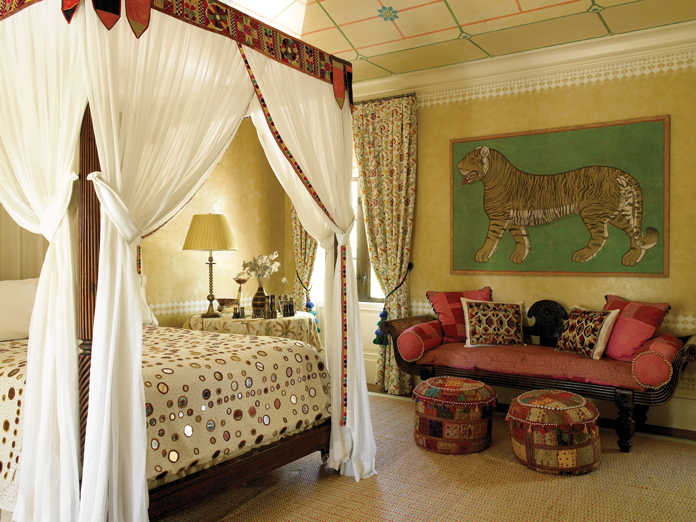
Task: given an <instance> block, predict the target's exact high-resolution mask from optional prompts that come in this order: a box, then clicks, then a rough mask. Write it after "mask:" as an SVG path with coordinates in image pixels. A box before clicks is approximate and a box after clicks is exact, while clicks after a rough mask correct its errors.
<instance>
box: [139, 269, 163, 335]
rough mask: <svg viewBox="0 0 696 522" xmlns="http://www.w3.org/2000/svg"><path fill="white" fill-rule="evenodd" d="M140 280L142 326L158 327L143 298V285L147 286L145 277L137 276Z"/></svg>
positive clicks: (145, 299)
mask: <svg viewBox="0 0 696 522" xmlns="http://www.w3.org/2000/svg"><path fill="white" fill-rule="evenodd" d="M138 277H139V278H140V315H141V317H142V318H143V324H145V325H152V326H159V322H158V321H157V318H156V317H155V314H153V313H152V310H150V307H149V306H148V305H147V297H146V296H145V285H146V284H147V276H144V275H142V274H140V275H138Z"/></svg>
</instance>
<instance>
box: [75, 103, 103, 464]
mask: <svg viewBox="0 0 696 522" xmlns="http://www.w3.org/2000/svg"><path fill="white" fill-rule="evenodd" d="M99 169H100V166H99V155H98V154H97V143H96V140H95V137H94V127H93V126H92V115H91V113H90V110H89V105H87V109H86V110H85V116H84V118H83V120H82V129H81V130H80V173H79V176H80V180H79V184H80V198H79V210H78V220H79V223H80V228H79V240H78V242H79V244H78V281H79V283H78V284H79V288H78V294H77V337H78V339H80V340H81V341H82V343H81V344H80V366H79V368H80V447H81V452H82V455H83V456H84V451H85V433H86V429H87V408H88V405H89V372H90V364H91V361H92V332H93V327H94V308H95V304H96V298H97V274H98V271H99V234H100V224H99V215H100V212H99V209H100V205H99V200H98V199H97V194H96V192H95V191H94V186H93V185H92V183H90V182H89V181H87V176H88V175H89V174H90V173H92V172H94V171H98V170H99Z"/></svg>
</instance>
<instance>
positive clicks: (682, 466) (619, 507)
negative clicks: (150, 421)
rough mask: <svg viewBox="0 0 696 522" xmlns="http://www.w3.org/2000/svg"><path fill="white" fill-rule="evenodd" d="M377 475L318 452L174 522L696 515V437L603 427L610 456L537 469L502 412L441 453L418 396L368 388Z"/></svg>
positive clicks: (604, 446) (597, 518) (642, 518)
mask: <svg viewBox="0 0 696 522" xmlns="http://www.w3.org/2000/svg"><path fill="white" fill-rule="evenodd" d="M370 408H371V412H372V423H373V428H374V433H375V439H376V442H377V470H378V473H379V474H378V475H377V476H375V477H372V478H369V479H366V480H361V481H360V482H355V480H354V479H352V478H348V477H342V476H340V475H339V473H338V472H336V471H333V470H331V469H327V468H326V467H324V466H322V465H321V460H320V458H319V454H318V453H315V454H314V455H309V456H307V457H305V458H303V459H301V460H298V461H296V462H294V463H292V464H288V465H287V466H285V467H283V468H281V469H279V470H276V471H274V472H272V473H269V474H268V475H266V476H264V477H262V478H259V479H257V480H254V481H252V482H249V483H247V484H245V485H244V486H241V487H238V488H235V489H230V490H228V491H225V492H223V493H221V494H219V495H218V496H216V497H214V498H213V499H212V500H207V501H205V502H202V503H200V504H198V505H196V506H193V507H191V508H189V509H187V510H184V511H181V512H179V513H176V514H173V515H170V516H169V517H167V518H165V519H164V520H165V521H166V522H213V521H224V522H278V521H298V522H300V521H301V522H304V521H327V522H333V521H336V522H339V521H340V522H363V521H365V522H367V521H375V520H388V521H421V520H422V521H432V522H439V521H443V522H444V521H476V522H478V521H491V522H502V521H508V520H509V521H552V520H553V521H558V520H563V521H566V522H567V521H578V522H580V521H582V522H589V521H597V522H600V521H601V522H607V521H612V522H613V521H623V520H627V521H628V520H631V521H663V520H664V521H670V522H672V521H675V522H676V521H684V522H686V521H693V520H696V446H695V445H689V444H682V443H679V442H672V441H664V440H658V439H651V438H646V437H640V436H636V437H634V438H633V444H634V445H633V449H632V450H631V453H630V454H622V453H620V452H619V450H618V446H617V444H616V440H617V437H616V434H615V433H614V432H613V431H608V430H601V437H602V450H603V451H602V464H601V466H600V468H599V469H598V470H597V471H595V472H593V473H590V474H588V475H583V476H578V477H559V476H555V475H545V474H542V473H537V472H535V471H531V470H529V469H527V468H525V467H524V466H522V465H520V464H519V463H518V462H517V460H516V459H515V457H514V456H513V454H512V450H511V448H510V440H509V428H508V426H507V424H506V423H505V420H504V417H503V416H502V415H497V414H496V415H495V417H494V423H493V444H492V446H491V447H490V448H489V449H487V450H486V451H484V452H481V453H476V454H471V455H461V456H452V455H438V454H434V453H431V452H428V451H426V450H423V449H420V448H418V447H417V446H416V444H415V443H414V441H413V404H412V403H411V402H409V401H403V400H395V399H391V398H387V397H375V396H371V397H370Z"/></svg>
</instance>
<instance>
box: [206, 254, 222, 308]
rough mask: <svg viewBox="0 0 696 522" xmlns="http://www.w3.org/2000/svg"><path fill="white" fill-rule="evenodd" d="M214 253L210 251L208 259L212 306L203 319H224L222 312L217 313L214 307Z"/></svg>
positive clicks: (209, 295)
mask: <svg viewBox="0 0 696 522" xmlns="http://www.w3.org/2000/svg"><path fill="white" fill-rule="evenodd" d="M214 264H215V263H213V252H212V250H211V251H210V255H209V257H208V263H207V265H208V273H209V274H210V293H209V294H208V301H210V304H209V305H208V311H207V312H206V313H204V314H201V317H202V318H203V319H211V318H214V317H222V314H221V313H220V312H216V311H215V307H214V306H213V301H215V295H213V265H214Z"/></svg>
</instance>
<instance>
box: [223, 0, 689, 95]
mask: <svg viewBox="0 0 696 522" xmlns="http://www.w3.org/2000/svg"><path fill="white" fill-rule="evenodd" d="M228 3H229V4H230V5H233V6H234V7H235V8H238V9H240V10H242V11H245V12H247V13H249V14H250V15H252V16H254V17H256V18H258V19H260V20H262V21H264V22H267V23H269V24H271V25H274V26H276V27H278V28H279V29H281V30H282V31H284V32H286V33H288V34H289V35H291V36H295V37H299V38H301V39H302V40H304V41H306V42H307V43H309V44H311V45H314V46H316V47H319V48H320V49H322V50H324V51H326V52H329V53H331V54H334V55H337V56H339V57H341V58H344V59H346V60H349V61H351V62H353V72H354V80H355V81H362V80H369V79H372V78H380V77H384V76H390V75H394V74H402V73H407V72H412V71H420V70H424V69H431V68H436V67H443V66H447V65H453V64H458V63H463V62H471V61H474V60H482V59H486V58H490V57H494V56H503V55H509V54H514V53H520V52H524V51H531V50H534V49H542V48H547V47H553V46H558V45H563V44H572V43H576V42H581V41H585V40H591V39H595V38H602V37H607V36H611V35H614V34H623V33H630V32H632V31H640V30H644V29H650V28H655V27H663V26H666V25H672V24H677V23H680V22H686V21H691V20H696V1H695V0H228Z"/></svg>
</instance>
